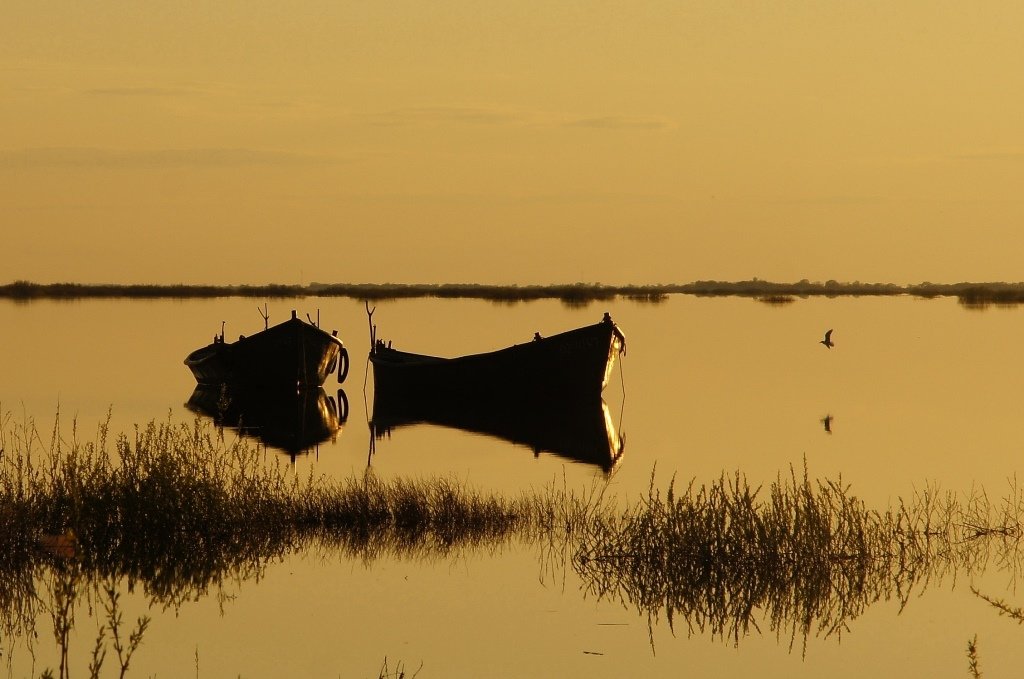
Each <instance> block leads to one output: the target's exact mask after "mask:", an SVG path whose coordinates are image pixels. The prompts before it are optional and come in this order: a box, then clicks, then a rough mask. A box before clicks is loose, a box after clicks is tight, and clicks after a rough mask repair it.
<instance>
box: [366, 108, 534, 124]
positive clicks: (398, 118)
mask: <svg viewBox="0 0 1024 679" xmlns="http://www.w3.org/2000/svg"><path fill="white" fill-rule="evenodd" d="M373 122H374V123H376V124H378V125H415V124H436V123H457V124H471V125H509V124H517V123H524V122H527V118H526V117H525V116H523V115H522V114H520V113H515V112H512V111H503V110H500V109H491V108H476V107H471V106H417V107H411V108H400V109H395V110H392V111H387V112H385V113H382V114H380V115H378V116H376V117H375V118H374V120H373Z"/></svg>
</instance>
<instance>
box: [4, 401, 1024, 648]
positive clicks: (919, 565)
mask: <svg viewBox="0 0 1024 679" xmlns="http://www.w3.org/2000/svg"><path fill="white" fill-rule="evenodd" d="M0 425H2V426H0V450H3V453H2V454H0V576H2V577H0V618H2V622H3V628H2V629H0V633H2V634H4V636H5V638H10V637H11V636H12V635H22V636H28V632H29V631H30V630H32V629H33V625H34V624H35V621H36V620H37V619H38V618H39V617H40V615H41V614H42V613H44V612H45V611H51V612H52V611H58V612H59V611H61V610H62V605H63V604H62V603H61V602H65V603H66V602H67V601H69V600H70V601H74V600H75V599H74V597H73V596H71V595H70V594H68V593H67V592H65V591H63V590H61V589H60V588H59V587H57V586H56V585H55V586H54V587H51V588H50V590H49V591H50V593H49V595H48V596H42V595H40V591H41V589H42V590H45V588H40V587H39V583H40V582H43V581H45V579H46V578H47V577H50V578H57V580H55V581H54V582H57V583H58V584H59V583H60V582H66V581H65V580H60V578H68V577H70V575H69V574H73V575H74V579H73V580H72V581H71V582H72V584H73V585H74V587H75V588H77V589H76V590H75V591H78V590H80V589H86V590H89V591H91V592H93V594H92V595H91V596H92V597H93V599H94V600H97V601H100V600H105V601H110V600H113V602H114V604H116V603H117V601H116V597H115V596H114V595H112V594H111V591H112V590H109V589H107V583H111V582H116V583H119V584H120V583H124V586H126V587H127V588H128V589H132V590H134V589H136V588H137V587H141V588H142V591H143V592H144V594H145V595H146V597H147V598H148V599H149V602H150V605H151V606H156V607H157V608H160V607H163V608H165V609H166V608H168V607H170V608H177V607H179V606H181V605H182V604H184V603H185V602H187V601H191V600H194V599H196V598H199V597H202V596H206V595H209V594H211V593H216V594H217V596H218V597H222V598H221V599H220V600H221V601H222V603H223V601H224V600H226V598H223V597H225V595H224V591H225V587H224V586H225V585H226V584H231V585H235V586H237V585H240V584H241V583H242V582H244V581H247V580H250V579H255V578H259V577H261V576H262V574H263V572H264V570H265V568H266V566H267V565H268V564H269V563H272V562H274V561H276V560H280V559H282V558H284V557H285V556H287V555H289V554H292V553H295V552H297V551H301V550H325V551H326V552H329V553H335V554H341V555H343V556H344V557H346V558H352V559H360V560H364V561H366V562H372V561H374V560H377V559H380V558H384V557H388V558H395V557H397V558H406V559H436V558H457V557H459V556H460V555H463V554H466V553H467V552H469V551H471V550H481V549H482V550H494V549H497V548H498V547H500V546H501V545H504V544H507V543H510V542H512V541H516V542H517V543H519V544H522V545H526V546H533V547H535V548H536V549H537V550H538V551H539V553H540V555H541V564H542V568H544V569H550V570H551V571H552V572H555V571H557V569H558V568H559V567H561V568H563V569H566V570H565V572H569V571H572V572H574V573H575V575H576V576H577V577H578V579H579V582H580V583H581V584H580V586H581V587H582V588H583V591H584V594H586V595H589V596H595V597H597V598H599V599H608V600H613V601H617V602H619V603H620V604H621V605H623V606H625V607H627V608H632V609H635V610H636V611H637V613H638V614H639V615H641V616H644V617H646V618H647V619H648V621H649V623H650V624H651V628H652V630H653V626H654V623H656V622H657V621H658V620H660V619H665V620H667V622H668V625H669V626H670V628H671V629H672V630H676V629H678V628H680V627H679V625H680V621H682V624H683V626H684V628H685V629H686V630H687V631H688V633H690V634H693V633H702V634H710V635H712V636H714V637H716V638H720V639H722V640H727V641H729V642H731V643H734V644H738V643H739V641H740V640H741V639H742V638H743V637H744V636H745V635H747V634H750V633H757V632H761V631H763V630H762V627H767V628H768V629H769V630H772V631H774V632H775V633H776V634H777V635H779V636H780V637H788V638H789V643H790V645H791V647H792V645H793V644H794V643H795V642H798V641H801V640H802V642H803V643H804V645H806V642H807V639H808V638H809V637H811V636H822V637H832V636H839V635H841V634H842V633H843V632H844V631H845V630H846V629H847V625H848V623H849V622H850V621H851V620H853V619H854V618H856V617H858V616H859V615H860V614H861V613H862V612H863V611H864V610H865V609H866V608H867V607H868V606H870V605H871V604H872V603H874V602H877V601H881V600H895V601H898V602H899V604H900V605H901V606H904V605H906V604H907V603H908V602H909V601H910V600H911V598H912V596H914V594H915V593H916V592H918V593H919V592H920V591H922V590H923V588H924V587H926V586H927V585H928V584H930V583H937V582H939V581H940V580H942V579H943V578H944V577H946V576H952V577H954V578H955V577H958V576H960V575H962V574H974V573H980V572H983V571H984V570H986V569H987V568H990V567H997V568H1000V569H1005V570H1009V571H1011V572H1012V573H1014V574H1016V573H1017V572H1018V570H1019V567H1020V540H1021V536H1022V531H1021V528H1022V526H1021V516H1022V512H1024V498H1022V495H1024V494H1022V493H1021V491H1020V490H1019V489H1018V488H1017V486H1016V483H1015V482H1011V483H1010V485H1009V489H1008V491H1007V493H1006V495H1005V496H1003V497H1001V498H997V499H992V498H990V497H989V496H988V495H987V494H986V493H985V492H983V491H981V490H977V489H975V490H971V491H969V492H967V493H964V494H954V493H949V492H941V491H940V490H939V489H937V488H932V487H925V488H924V489H923V490H921V491H918V492H915V493H914V495H913V496H912V497H910V498H909V499H907V500H906V501H904V500H902V499H900V500H898V501H897V502H896V503H895V504H893V505H891V506H890V507H888V508H885V509H884V510H874V509H871V508H869V507H867V506H866V505H865V504H864V503H863V502H862V501H861V500H859V499H858V498H857V497H856V496H855V495H854V494H853V493H852V492H851V489H850V488H849V487H848V486H845V485H844V484H843V482H842V480H841V479H837V480H812V479H811V478H810V475H809V472H808V470H807V469H806V468H804V469H803V470H801V471H798V470H790V471H789V473H788V474H784V475H780V476H779V477H777V478H776V479H775V481H773V482H772V483H770V484H766V485H764V486H751V485H750V484H749V483H748V481H747V480H746V479H745V477H743V476H742V475H741V474H734V475H731V476H723V477H721V478H719V479H718V480H716V481H713V482H710V483H705V484H698V483H696V481H691V482H690V483H688V484H687V485H685V486H680V487H678V488H677V486H676V484H675V482H674V480H673V481H672V482H670V483H668V485H667V487H666V488H664V489H661V488H659V487H658V485H657V484H656V479H655V478H654V476H653V475H652V479H651V486H650V490H649V492H648V493H647V494H646V496H645V497H643V498H641V499H640V500H638V501H636V502H634V503H631V504H625V503H621V502H619V501H618V500H617V499H616V498H613V497H609V496H607V495H606V491H607V488H608V486H607V485H595V486H592V487H590V488H583V489H576V488H569V487H568V485H567V483H566V482H565V480H564V479H563V480H562V482H561V483H558V482H552V484H551V485H550V486H549V487H547V488H544V489H540V490H537V491H531V492H529V493H525V492H524V493H523V494H521V495H518V496H514V497H505V496H500V495H493V494H489V493H484V492H480V491H476V490H473V489H471V488H468V487H467V486H466V485H464V484H462V483H459V482H456V481H452V480H446V479H425V480H416V481H412V480H401V479H399V480H395V481H390V482H385V481H382V480H380V479H379V478H377V477H376V476H375V475H374V474H373V473H372V472H367V473H366V474H365V475H362V476H357V477H354V478H346V479H333V478H325V477H318V476H314V475H312V474H311V475H309V476H305V477H303V476H300V475H297V474H296V473H295V472H294V469H293V468H292V467H290V466H288V465H287V464H285V463H284V462H281V461H280V460H279V459H278V458H277V457H276V456H273V455H270V456H268V455H267V454H266V452H265V451H262V450H260V448H259V447H258V446H256V445H254V444H251V443H249V442H248V441H247V440H246V439H244V438H237V439H233V440H228V439H226V438H224V437H223V435H222V434H221V433H218V431H217V430H216V429H215V428H213V427H212V426H210V425H209V423H208V422H206V421H205V420H202V419H196V420H194V421H192V422H185V423H173V422H170V421H167V422H151V423H149V424H148V425H145V426H141V427H137V428H136V429H135V430H134V431H133V432H132V433H131V434H121V435H119V436H117V437H116V438H112V437H111V436H110V434H109V431H108V428H107V425H106V424H103V425H101V426H100V427H99V428H98V430H97V433H96V435H95V437H94V438H93V439H92V440H91V441H82V440H80V439H79V432H78V431H77V428H76V427H75V426H74V425H72V428H71V433H70V436H69V437H67V438H65V437H63V436H62V434H61V427H60V419H59V416H58V417H57V418H55V423H54V425H53V427H52V429H51V430H50V433H49V434H48V435H41V434H40V433H39V432H38V430H37V428H36V427H35V425H34V423H33V422H31V421H23V422H20V423H17V422H13V421H12V419H11V417H10V416H9V415H8V416H4V417H3V419H2V421H0ZM54 536H57V537H61V536H66V537H67V539H69V540H72V545H71V548H69V549H66V550H63V551H59V550H53V549H50V548H49V547H48V545H49V544H50V543H48V541H47V540H48V539H50V538H53V537H54ZM62 592H64V593H62ZM114 594H116V590H114ZM990 603H993V601H990ZM993 605H995V604H993ZM997 607H998V606H997ZM98 610H107V613H108V619H109V621H108V624H107V626H106V634H107V636H106V637H104V638H103V639H101V640H100V641H101V642H102V643H103V644H107V643H112V644H114V645H113V650H114V652H115V654H116V655H117V659H118V661H119V662H121V663H122V664H123V666H124V667H127V662H128V660H130V657H131V654H132V653H134V650H135V649H137V648H138V645H139V643H141V639H142V635H143V634H144V633H145V631H146V625H145V624H144V623H143V621H142V620H141V619H140V620H139V621H138V622H137V623H136V625H135V627H134V628H133V630H134V631H126V630H125V629H124V624H123V623H122V622H121V620H120V618H117V617H116V616H114V615H113V614H112V613H111V612H110V610H109V609H104V608H103V607H98ZM1004 612H1006V613H1007V614H1009V613H1011V610H1010V609H1009V607H1004ZM52 617H53V619H54V628H55V630H59V629H62V627H61V625H62V622H61V621H66V620H69V619H70V618H68V616H66V615H64V614H58V615H54V616H52ZM57 638H58V642H59V641H60V640H61V638H62V635H61V634H58V635H57ZM652 639H653V631H652ZM97 643H98V644H99V643H100V642H97ZM652 643H653V642H652ZM104 648H106V646H105V645H104ZM97 653H98V652H97ZM102 659H103V657H102V656H101V655H95V656H94V657H93V662H102Z"/></svg>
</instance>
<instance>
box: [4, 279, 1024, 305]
mask: <svg viewBox="0 0 1024 679" xmlns="http://www.w3.org/2000/svg"><path fill="white" fill-rule="evenodd" d="M669 295H697V296H701V297H749V298H753V299H757V300H759V301H763V302H768V303H772V304H785V303H787V302H790V301H793V300H795V299H796V298H806V297H821V296H825V297H841V296H895V295H909V296H913V297H921V298H933V297H956V298H957V299H958V300H959V301H960V302H961V303H962V304H964V305H965V306H969V307H984V306H987V305H990V304H998V305H1015V304H1021V303H1024V283H949V284H947V283H927V282H926V283H919V284H914V285H895V284H892V283H861V282H859V281H855V282H852V283H842V282H838V281H834V280H829V281H826V282H824V283H821V282H816V281H815V282H812V281H808V280H807V279H804V280H801V281H798V282H796V283H773V282H770V281H763V280H759V279H757V278H754V279H751V280H747V281H737V282H723V281H713V280H709V281H695V282H693V283H682V284H677V283H672V284H661V285H601V284H600V283H573V284H560V285H524V286H519V285H480V284H472V283H443V284H401V283H310V284H308V285H284V284H268V285H184V284H178V285H115V284H99V285H95V284H94V285H86V284H79V283H32V282H28V281H15V282H13V283H8V284H6V285H0V299H12V300H16V301H23V302H24V301H31V300H40V299H57V300H79V299H95V298H106V299H202V298H215V297H258V298H298V297H347V298H351V299H358V300H367V301H373V300H397V299H409V298H419V297H435V298H445V299H483V300H489V301H492V302H497V303H517V302H529V301H533V300H540V299H557V300H560V301H561V302H562V303H563V304H566V305H567V306H585V305H587V304H590V303H592V302H603V301H608V300H613V299H627V300H631V301H638V302H651V303H659V302H664V301H665V300H667V299H668V297H669Z"/></svg>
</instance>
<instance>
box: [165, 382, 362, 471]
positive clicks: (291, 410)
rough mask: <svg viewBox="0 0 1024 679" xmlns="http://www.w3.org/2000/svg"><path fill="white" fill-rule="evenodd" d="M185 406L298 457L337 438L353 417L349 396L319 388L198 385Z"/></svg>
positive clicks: (217, 423)
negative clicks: (349, 415)
mask: <svg viewBox="0 0 1024 679" xmlns="http://www.w3.org/2000/svg"><path fill="white" fill-rule="evenodd" d="M185 407H186V408H188V409H189V410H191V411H192V412H195V413H198V414H200V415H204V416H206V417H209V418H210V419H212V420H213V422H214V423H215V424H216V425H217V426H218V427H228V428H231V429H234V430H236V431H238V433H239V434H242V435H243V436H248V437H251V438H256V439H258V440H260V441H261V442H262V443H264V444H265V445H266V446H268V447H270V448H274V449H277V450H280V451H282V452H285V453H288V454H289V455H291V456H292V457H293V458H294V457H295V456H296V455H298V454H301V453H305V452H308V451H310V450H312V449H313V448H315V447H316V446H318V445H319V444H321V443H324V442H326V441H329V440H330V441H333V440H335V439H337V437H338V434H339V432H340V431H341V428H342V425H343V424H344V423H345V420H346V419H347V418H348V398H347V397H346V395H345V392H344V391H342V390H341V389H339V390H338V393H337V397H335V396H330V395H328V394H327V392H326V391H324V389H323V387H318V388H316V389H290V390H288V389H242V388H239V387H231V386H228V385H220V386H208V385H202V384H200V385H198V386H196V388H195V390H194V391H193V392H192V395H191V396H190V397H189V399H188V402H187V403H186V404H185Z"/></svg>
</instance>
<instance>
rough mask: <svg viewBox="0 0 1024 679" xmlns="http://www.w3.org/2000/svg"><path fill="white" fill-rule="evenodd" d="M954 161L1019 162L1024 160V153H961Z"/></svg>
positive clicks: (954, 157)
mask: <svg viewBox="0 0 1024 679" xmlns="http://www.w3.org/2000/svg"><path fill="white" fill-rule="evenodd" d="M953 159H954V160H1005V161H1013V162H1019V161H1022V160H1024V151H982V152H977V153H961V154H959V155H955V156H953Z"/></svg>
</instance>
